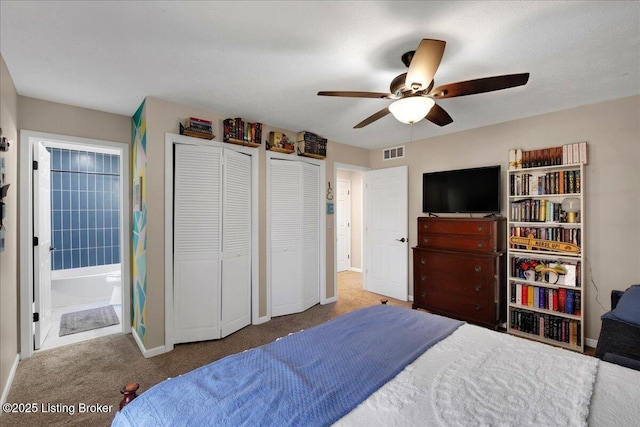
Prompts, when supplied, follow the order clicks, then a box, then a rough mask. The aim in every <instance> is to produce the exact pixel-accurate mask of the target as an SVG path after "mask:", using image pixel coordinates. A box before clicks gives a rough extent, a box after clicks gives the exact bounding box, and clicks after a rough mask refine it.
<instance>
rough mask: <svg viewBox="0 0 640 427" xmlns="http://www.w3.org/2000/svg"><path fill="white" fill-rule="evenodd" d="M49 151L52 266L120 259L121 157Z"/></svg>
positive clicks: (54, 268)
mask: <svg viewBox="0 0 640 427" xmlns="http://www.w3.org/2000/svg"><path fill="white" fill-rule="evenodd" d="M48 150H49V152H50V153H51V237H52V244H53V247H54V250H53V251H52V252H51V269H52V270H62V269H70V268H81V267H91V266H98V265H107V264H117V263H119V262H120V223H119V218H120V157H119V156H118V155H112V154H104V153H94V152H90V151H75V150H68V149H62V148H48Z"/></svg>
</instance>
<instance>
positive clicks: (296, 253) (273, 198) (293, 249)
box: [269, 159, 320, 316]
mask: <svg viewBox="0 0 640 427" xmlns="http://www.w3.org/2000/svg"><path fill="white" fill-rule="evenodd" d="M269 192H270V200H269V219H270V229H269V237H270V247H269V250H270V255H271V263H270V266H271V315H272V316H282V315H285V314H291V313H299V312H301V311H304V310H306V309H308V308H309V307H312V306H314V305H315V304H317V303H318V302H320V167H319V166H317V165H314V164H309V163H306V162H304V161H296V160H281V159H271V162H270V176H269Z"/></svg>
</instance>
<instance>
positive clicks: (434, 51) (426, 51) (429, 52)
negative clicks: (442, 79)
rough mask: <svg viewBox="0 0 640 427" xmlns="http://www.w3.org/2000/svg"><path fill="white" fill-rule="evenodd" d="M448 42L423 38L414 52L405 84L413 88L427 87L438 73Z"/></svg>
mask: <svg viewBox="0 0 640 427" xmlns="http://www.w3.org/2000/svg"><path fill="white" fill-rule="evenodd" d="M446 44H447V43H446V42H444V41H442V40H431V39H423V40H422V41H421V42H420V45H419V46H418V49H417V50H416V52H415V53H414V54H413V58H412V59H411V64H410V65H409V71H407V78H406V80H405V86H406V87H407V88H410V89H412V90H422V89H426V88H427V86H429V83H431V80H433V76H434V75H435V74H436V71H437V70H438V67H439V66H440V61H441V60H442V55H444V47H445V45H446Z"/></svg>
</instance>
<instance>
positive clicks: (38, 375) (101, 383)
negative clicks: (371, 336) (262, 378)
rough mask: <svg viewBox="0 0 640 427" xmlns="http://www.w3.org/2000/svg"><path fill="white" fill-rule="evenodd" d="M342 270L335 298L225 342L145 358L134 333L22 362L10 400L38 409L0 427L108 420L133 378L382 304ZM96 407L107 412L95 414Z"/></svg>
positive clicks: (151, 380)
mask: <svg viewBox="0 0 640 427" xmlns="http://www.w3.org/2000/svg"><path fill="white" fill-rule="evenodd" d="M338 276H339V279H338V282H339V289H338V302H336V303H332V304H328V305H316V306H314V307H312V308H310V309H309V310H307V311H305V312H303V313H298V314H292V315H288V316H282V317H277V318H274V319H272V320H271V321H269V322H267V323H264V324H262V325H256V326H254V325H250V326H247V327H246V328H243V329H241V330H240V331H238V332H236V333H234V334H232V335H230V336H228V337H226V338H224V339H222V340H215V341H205V342H199V343H192V344H180V345H177V346H176V347H175V349H174V350H173V351H171V352H169V353H166V354H162V355H159V356H156V357H152V358H149V359H145V358H144V357H143V356H142V354H141V353H140V350H139V349H138V346H137V345H136V343H135V341H134V340H133V338H132V336H131V335H130V334H129V335H122V334H116V335H109V336H106V337H102V338H96V339H93V340H89V341H85V342H82V343H78V344H72V345H68V346H65V347H59V348H54V349H51V350H46V351H42V352H37V353H36V354H35V355H34V356H33V357H31V358H30V359H27V360H25V361H22V362H20V364H19V366H18V370H17V372H16V375H15V379H14V381H13V386H12V387H11V391H10V393H9V396H8V398H7V403H10V404H29V405H30V406H29V407H28V408H27V409H32V411H33V409H34V408H35V409H37V413H3V414H2V415H0V426H3V427H4V426H6V427H9V426H72V425H78V426H80V425H82V426H86V425H92V426H101V425H104V426H108V425H110V423H111V420H112V419H113V417H114V415H115V411H117V410H118V404H119V402H120V400H121V398H122V396H121V395H120V393H119V390H120V388H121V387H122V386H123V385H125V384H127V383H130V382H138V383H140V391H142V392H144V391H145V390H147V389H149V388H150V387H151V386H153V385H154V384H157V383H159V382H161V381H163V380H165V379H167V378H169V377H175V376H177V375H180V374H182V373H185V372H188V371H190V370H192V369H195V368H197V367H199V366H202V365H204V364H207V363H210V362H212V361H214V360H218V359H220V358H222V357H224V356H226V355H229V354H232V353H237V352H239V351H243V350H246V349H248V348H252V347H256V346H259V345H262V344H266V343H269V342H271V341H273V340H275V339H276V338H278V337H281V336H285V335H287V334H288V333H290V332H296V331H299V330H301V329H305V328H309V327H312V326H315V325H318V324H320V323H322V322H325V321H327V320H329V319H331V318H333V317H335V316H338V315H340V314H344V313H347V312H349V311H352V310H355V309H357V308H361V307H366V306H370V305H373V304H379V303H380V296H379V295H376V294H372V293H369V292H366V291H364V290H362V282H361V274H359V273H354V272H342V273H339V275H338ZM389 304H393V305H402V306H406V307H411V303H410V302H406V301H397V300H394V299H389ZM14 406H15V405H14ZM72 410H73V414H71V411H72ZM83 410H84V412H82V411H83ZM98 410H105V411H104V412H95V411H98Z"/></svg>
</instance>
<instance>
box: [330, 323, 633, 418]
mask: <svg viewBox="0 0 640 427" xmlns="http://www.w3.org/2000/svg"><path fill="white" fill-rule="evenodd" d="M335 425H336V426H367V427H374V426H381V427H382V426H384V427H389V426H402V427H404V426H465V427H466V426H469V425H486V426H497V425H500V426H556V425H557V426H583V425H589V426H595V427H599V426H612V427H613V426H616V427H624V426H640V372H638V371H633V370H630V369H627V368H623V367H620V366H617V365H612V364H610V363H606V362H601V361H599V360H598V359H595V358H593V357H589V356H584V355H581V354H577V353H574V352H570V351H567V350H563V349H559V348H555V347H552V346H548V345H545V344H540V343H536V342H532V341H529V340H524V339H522V338H517V337H513V336H510V335H506V334H501V333H497V332H494V331H490V330H488V329H485V328H480V327H477V326H473V325H468V324H465V325H463V326H461V327H460V328H459V329H458V330H457V331H456V332H454V333H453V334H452V335H451V336H449V337H448V338H446V339H445V340H443V341H441V342H440V343H438V344H437V345H435V346H434V347H432V348H431V349H429V350H428V351H427V352H425V353H424V354H423V355H422V356H421V357H420V358H418V359H417V360H416V361H415V362H414V363H412V364H410V365H409V366H407V368H405V370H404V371H402V372H401V373H400V374H398V375H397V376H396V377H395V378H394V379H393V380H391V381H390V382H388V383H387V384H386V385H385V386H384V387H382V388H381V389H379V390H378V391H377V392H376V393H374V394H373V395H371V396H370V397H369V398H368V399H367V400H365V401H364V402H363V403H362V404H360V405H359V406H358V407H357V408H355V409H354V410H353V411H351V412H350V413H349V414H347V415H346V416H345V417H343V418H342V419H340V420H339V421H338V422H337V423H336V424H335Z"/></svg>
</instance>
